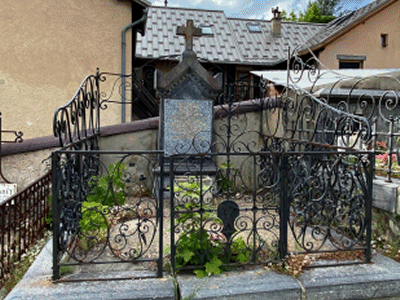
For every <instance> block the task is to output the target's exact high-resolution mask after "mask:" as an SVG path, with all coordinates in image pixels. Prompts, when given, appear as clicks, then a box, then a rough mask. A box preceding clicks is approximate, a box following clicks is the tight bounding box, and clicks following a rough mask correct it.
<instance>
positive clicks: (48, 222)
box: [46, 195, 53, 227]
mask: <svg viewBox="0 0 400 300" xmlns="http://www.w3.org/2000/svg"><path fill="white" fill-rule="evenodd" d="M47 201H48V202H49V206H50V211H49V214H48V216H47V218H46V224H47V225H48V226H49V227H51V226H52V224H53V210H52V207H53V195H49V197H48V198H47Z"/></svg>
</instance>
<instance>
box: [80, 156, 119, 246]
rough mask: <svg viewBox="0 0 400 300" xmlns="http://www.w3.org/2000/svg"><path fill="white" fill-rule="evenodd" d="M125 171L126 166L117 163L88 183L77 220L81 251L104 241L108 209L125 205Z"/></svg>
mask: <svg viewBox="0 0 400 300" xmlns="http://www.w3.org/2000/svg"><path fill="white" fill-rule="evenodd" d="M125 171H126V166H125V165H124V164H122V163H120V162H117V163H115V164H111V165H110V166H109V172H108V174H107V175H105V176H95V177H94V178H93V180H92V181H91V182H90V183H89V188H90V189H91V192H90V193H89V194H88V195H87V197H86V201H84V202H82V204H81V214H82V215H81V219H80V220H79V227H80V238H79V241H78V245H79V247H80V248H81V249H83V250H86V251H88V250H90V249H91V248H93V247H95V246H96V245H97V244H98V243H100V242H102V241H103V240H104V237H105V236H106V235H107V230H108V227H109V225H110V224H109V221H108V219H107V214H108V213H109V209H110V207H112V206H115V205H123V204H125V201H126V196H125V188H126V183H125V182H124V181H122V176H123V175H124V172H125Z"/></svg>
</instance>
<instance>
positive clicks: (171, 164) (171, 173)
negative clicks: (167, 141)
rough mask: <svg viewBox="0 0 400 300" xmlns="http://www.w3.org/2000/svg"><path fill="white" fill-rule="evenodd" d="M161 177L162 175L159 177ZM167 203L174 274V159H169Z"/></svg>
mask: <svg viewBox="0 0 400 300" xmlns="http://www.w3.org/2000/svg"><path fill="white" fill-rule="evenodd" d="M161 176H163V175H161ZM169 195H170V196H169V202H170V212H171V213H170V215H171V228H170V230H171V268H172V272H174V273H175V254H176V248H175V228H174V227H175V222H174V221H175V205H174V158H173V157H170V159H169Z"/></svg>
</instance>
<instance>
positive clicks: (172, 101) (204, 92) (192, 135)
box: [155, 20, 222, 197]
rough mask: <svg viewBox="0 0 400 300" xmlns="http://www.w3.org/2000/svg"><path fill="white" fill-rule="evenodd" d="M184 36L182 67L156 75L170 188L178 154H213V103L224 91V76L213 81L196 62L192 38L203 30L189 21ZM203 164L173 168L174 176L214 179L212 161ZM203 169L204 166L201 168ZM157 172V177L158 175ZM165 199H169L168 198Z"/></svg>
mask: <svg viewBox="0 0 400 300" xmlns="http://www.w3.org/2000/svg"><path fill="white" fill-rule="evenodd" d="M177 34H178V35H184V36H185V41H186V47H185V51H184V52H183V53H182V58H181V61H180V63H179V64H178V65H177V66H176V67H175V68H173V69H172V70H171V71H170V72H168V73H167V74H161V72H157V75H156V83H155V86H156V88H157V91H158V93H159V94H160V95H161V98H162V100H161V111H160V121H161V122H160V134H159V149H160V150H164V154H165V156H166V157H167V159H166V160H165V161H164V175H163V176H164V178H165V179H164V184H165V185H168V184H169V179H168V176H169V173H170V170H169V167H170V165H169V163H170V157H171V156H173V155H177V154H205V153H210V151H212V147H211V145H212V142H213V136H212V132H213V119H214V111H213V107H214V100H215V99H216V98H217V96H218V95H219V93H220V92H221V91H222V74H218V75H216V76H215V77H213V76H212V75H211V74H210V73H209V72H208V71H207V70H206V69H205V68H204V67H203V66H202V65H201V64H200V63H199V62H198V60H197V56H196V53H195V52H194V51H193V37H194V36H201V35H202V33H201V29H200V28H196V27H195V26H194V22H193V21H192V20H188V21H187V23H186V26H180V27H178V28H177ZM202 159H203V160H202V161H201V163H199V161H198V160H197V159H196V158H195V159H193V160H191V163H190V164H185V166H184V167H182V168H181V169H179V167H175V168H174V176H175V177H176V176H181V175H188V173H189V174H190V173H193V172H198V171H201V172H202V174H203V175H210V176H215V174H216V168H215V167H214V166H213V164H212V161H211V158H209V159H208V160H207V159H206V160H204V156H203V158H202ZM200 165H201V166H200ZM159 170H160V169H159V168H158V171H157V170H156V173H157V172H159ZM164 197H168V195H165V196H164Z"/></svg>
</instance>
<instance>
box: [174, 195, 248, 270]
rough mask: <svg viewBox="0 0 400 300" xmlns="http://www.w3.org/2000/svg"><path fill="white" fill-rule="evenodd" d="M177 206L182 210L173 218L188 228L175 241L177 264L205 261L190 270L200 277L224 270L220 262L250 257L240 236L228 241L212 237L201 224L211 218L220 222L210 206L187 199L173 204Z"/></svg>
mask: <svg viewBox="0 0 400 300" xmlns="http://www.w3.org/2000/svg"><path fill="white" fill-rule="evenodd" d="M176 210H177V211H182V212H181V213H179V216H178V217H177V219H176V220H177V223H180V224H182V225H183V226H184V227H187V228H190V231H185V232H183V233H182V234H181V235H180V236H179V239H178V242H177V244H176V256H175V265H176V267H178V268H182V267H184V266H186V265H191V266H200V265H204V267H203V268H199V269H196V270H194V271H193V272H194V273H195V274H196V275H197V277H199V278H202V277H205V276H211V275H218V274H220V273H221V272H222V270H223V269H222V267H221V266H222V265H223V264H224V263H228V261H231V262H232V261H235V262H240V263H245V262H247V261H248V260H249V259H250V255H251V250H250V249H249V248H248V247H247V245H246V243H245V241H244V240H243V238H242V237H238V238H237V239H235V240H234V241H232V242H231V243H230V244H229V243H227V242H224V241H222V240H218V239H213V238H212V234H211V233H209V232H208V231H207V230H206V229H205V228H204V227H203V226H202V222H207V221H210V220H212V222H213V223H221V222H222V221H221V220H220V219H219V218H218V217H217V216H216V215H215V213H213V212H212V211H211V210H210V208H209V206H207V205H202V206H201V205H200V204H197V203H193V202H188V203H186V204H185V205H184V206H178V207H176ZM228 247H229V249H228ZM228 257H229V258H228Z"/></svg>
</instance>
